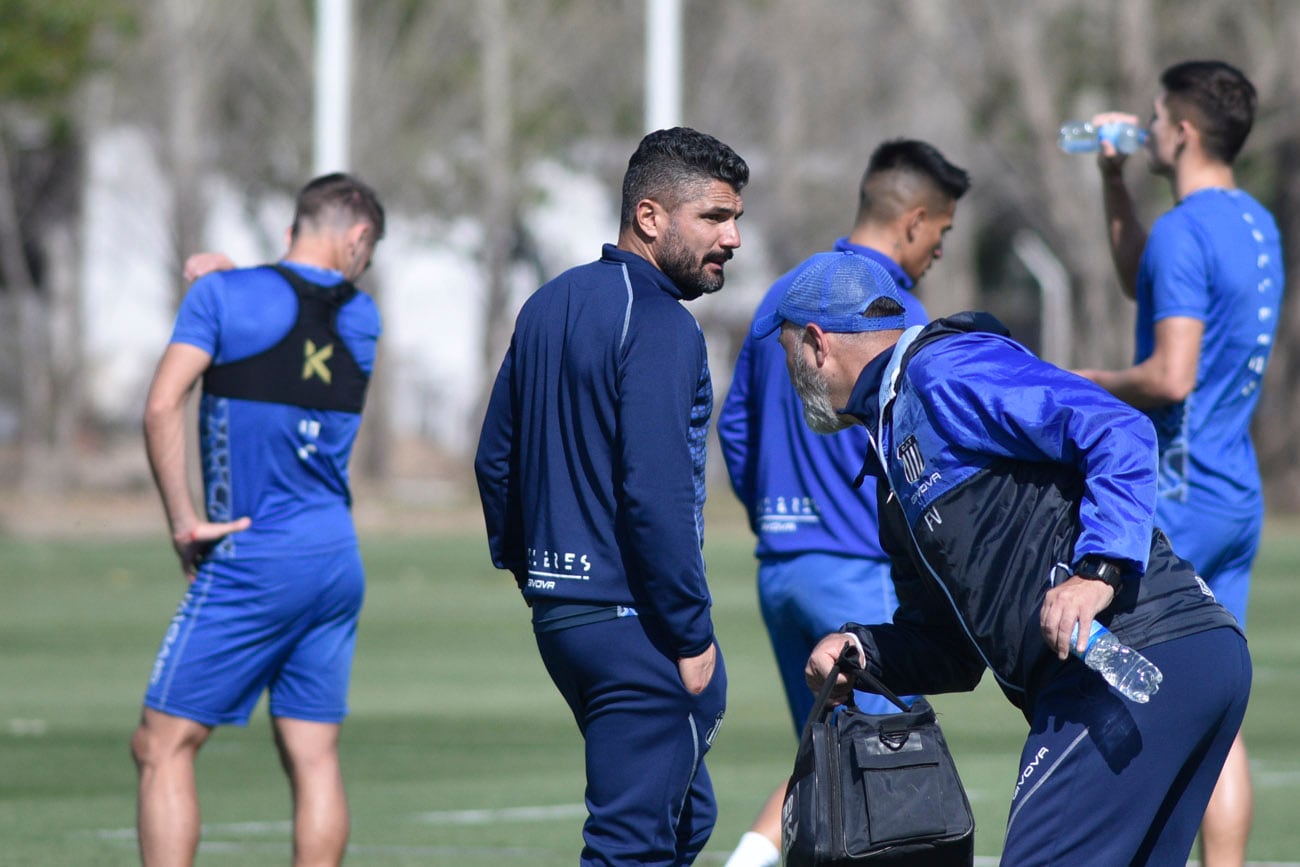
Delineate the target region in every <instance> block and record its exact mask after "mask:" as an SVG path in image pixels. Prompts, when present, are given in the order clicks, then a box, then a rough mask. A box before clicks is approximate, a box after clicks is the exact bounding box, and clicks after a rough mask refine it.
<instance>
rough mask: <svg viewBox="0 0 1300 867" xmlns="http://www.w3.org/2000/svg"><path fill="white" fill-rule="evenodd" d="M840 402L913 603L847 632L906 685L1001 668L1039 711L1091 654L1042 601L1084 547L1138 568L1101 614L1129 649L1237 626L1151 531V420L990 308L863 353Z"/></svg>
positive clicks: (934, 689) (949, 685)
mask: <svg viewBox="0 0 1300 867" xmlns="http://www.w3.org/2000/svg"><path fill="white" fill-rule="evenodd" d="M917 331H919V334H917ZM895 376H896V378H895ZM882 384H885V387H884V388H883V390H882ZM843 411H844V412H847V413H849V414H851V415H853V416H854V417H856V418H858V419H859V420H861V421H862V422H863V423H864V424H865V425H866V426H867V429H868V431H869V432H871V433H872V436H873V446H874V451H873V452H872V453H871V457H870V459H869V460H868V466H867V470H868V471H869V472H870V473H871V474H872V475H875V476H877V477H878V478H879V479H880V484H879V486H878V496H879V497H880V498H881V503H882V506H881V511H880V521H881V523H880V533H881V541H882V542H883V543H884V545H885V548H886V550H887V551H888V552H889V553H890V557H891V560H892V566H893V576H894V584H895V587H896V589H897V591H898V599H899V607H898V610H897V611H896V612H895V614H894V621H893V623H892V624H884V625H877V626H861V625H856V624H855V625H852V626H851V627H850V628H851V629H852V630H853V631H854V632H855V633H856V634H857V635H858V636H859V637H860V638H861V639H862V641H863V645H864V648H865V649H866V651H867V655H868V657H869V658H870V665H871V666H872V667H873V669H875V670H876V671H877V673H878V674H879V675H880V676H881V679H882V680H883V681H884V683H885V684H886V685H887V686H889V687H890V688H891V689H893V690H894V691H896V692H912V693H931V694H934V693H941V692H954V691H961V690H968V689H971V688H973V687H974V686H975V684H976V683H978V681H979V679H980V676H981V675H982V673H983V671H984V669H985V668H986V667H987V668H988V669H990V670H991V671H992V672H993V674H994V676H995V677H996V678H997V680H998V684H999V686H1001V688H1002V690H1003V692H1004V693H1005V694H1006V695H1007V697H1008V698H1009V699H1010V700H1011V701H1012V702H1013V703H1014V704H1016V706H1018V707H1020V708H1021V709H1022V710H1023V711H1024V712H1025V715H1026V716H1027V717H1032V714H1033V704H1034V699H1035V696H1036V695H1037V693H1038V692H1039V691H1040V690H1041V688H1042V687H1043V685H1044V684H1045V683H1046V682H1047V681H1048V680H1050V679H1051V677H1052V676H1053V675H1054V674H1055V673H1056V672H1057V671H1058V670H1059V669H1060V667H1061V666H1063V665H1079V664H1081V663H1079V662H1078V661H1077V660H1074V659H1073V658H1071V659H1070V660H1066V661H1064V662H1063V661H1061V660H1058V659H1057V658H1056V655H1055V653H1054V652H1052V651H1051V650H1050V649H1049V648H1048V646H1047V644H1046V643H1045V642H1044V640H1043V637H1042V632H1041V629H1040V626H1039V613H1040V609H1041V608H1042V603H1043V597H1044V595H1045V594H1046V593H1047V590H1048V589H1049V588H1050V587H1051V586H1052V584H1053V582H1055V581H1059V580H1063V579H1064V578H1066V577H1069V575H1070V564H1072V563H1074V562H1075V560H1077V558H1079V557H1081V556H1083V555H1085V554H1100V555H1103V556H1105V557H1107V558H1109V559H1112V560H1115V561H1118V562H1120V563H1122V564H1124V566H1125V572H1126V574H1125V582H1124V586H1123V587H1122V589H1121V590H1120V592H1119V594H1118V595H1117V597H1116V599H1115V601H1114V602H1112V603H1111V605H1110V607H1108V608H1107V609H1106V610H1105V611H1104V612H1102V613H1101V614H1100V615H1099V616H1098V620H1100V621H1101V622H1102V624H1103V625H1105V626H1107V627H1109V628H1110V630H1111V631H1112V632H1114V633H1115V634H1116V636H1118V637H1119V639H1120V640H1121V641H1123V642H1124V643H1126V644H1128V645H1129V646H1131V647H1134V648H1137V649H1141V648H1143V647H1147V646H1150V645H1152V644H1156V643H1159V642H1161V641H1167V640H1170V639H1173V638H1178V637H1181V636H1183V635H1189V634H1192V633H1195V632H1201V631H1204V630H1207V629H1212V628H1216V627H1221V626H1227V627H1231V628H1234V629H1238V631H1240V628H1239V627H1238V626H1237V621H1236V619H1235V618H1234V617H1233V616H1232V615H1231V614H1230V613H1228V611H1227V610H1226V609H1224V608H1223V606H1221V605H1219V603H1218V602H1216V601H1215V600H1214V598H1213V596H1212V595H1211V594H1210V591H1209V589H1208V588H1207V587H1206V586H1205V584H1204V582H1202V581H1201V580H1200V579H1199V578H1198V577H1197V576H1196V572H1195V569H1194V567H1193V566H1192V565H1191V564H1190V563H1188V562H1187V561H1186V560H1182V559H1180V558H1179V557H1178V556H1177V555H1176V554H1174V553H1173V551H1172V549H1171V548H1170V546H1169V542H1168V540H1167V539H1166V538H1165V536H1164V534H1163V533H1161V532H1160V531H1159V530H1153V524H1152V520H1153V517H1152V516H1153V514H1154V510H1155V500H1156V440H1155V432H1154V429H1153V428H1152V425H1151V422H1150V420H1149V419H1147V418H1146V416H1144V415H1142V414H1141V413H1140V412H1138V411H1137V410H1135V409H1133V408H1132V407H1130V406H1128V405H1127V404H1125V403H1122V402H1121V401H1119V400H1117V399H1116V398H1114V397H1112V396H1111V395H1110V394H1108V393H1107V392H1106V391H1104V390H1103V389H1101V388H1099V387H1098V386H1096V385H1094V384H1092V383H1090V382H1088V381H1087V380H1085V379H1083V378H1082V377H1079V376H1076V375H1074V374H1072V373H1069V372H1068V371H1064V370H1061V369H1060V368H1057V367H1055V366H1053V365H1051V364H1048V363H1046V362H1044V361H1041V360H1040V359H1038V358H1037V357H1035V356H1034V355H1033V354H1032V353H1030V352H1029V351H1028V350H1027V349H1025V348H1024V347H1022V346H1020V345H1019V344H1018V343H1016V342H1015V341H1013V340H1011V338H1010V337H1009V336H1008V335H1007V332H1006V330H1005V329H1004V328H1002V326H1001V324H1000V323H998V322H997V320H996V319H994V318H993V317H991V316H988V315H987V314H962V315H960V316H954V317H950V318H948V319H940V320H937V321H935V322H933V323H931V324H930V325H929V326H926V328H925V329H923V330H922V329H917V330H916V331H911V330H909V331H908V332H906V333H905V334H904V339H903V340H901V341H900V342H899V346H898V347H897V349H896V351H894V352H885V353H882V354H881V355H880V356H879V357H877V358H876V359H875V360H873V361H872V362H871V363H870V364H869V365H868V366H867V367H866V369H865V370H864V371H863V372H862V375H861V376H860V377H859V379H858V382H857V385H856V387H855V389H854V391H853V394H852V396H851V397H850V400H849V404H848V406H847V407H846V408H845V409H844V410H843Z"/></svg>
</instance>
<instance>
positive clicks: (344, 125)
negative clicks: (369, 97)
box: [312, 0, 352, 175]
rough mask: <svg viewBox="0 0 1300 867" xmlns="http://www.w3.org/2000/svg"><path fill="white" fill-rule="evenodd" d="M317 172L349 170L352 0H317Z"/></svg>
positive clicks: (314, 157) (314, 155) (314, 149)
mask: <svg viewBox="0 0 1300 867" xmlns="http://www.w3.org/2000/svg"><path fill="white" fill-rule="evenodd" d="M315 85H316V93H315V119H314V129H313V138H312V164H313V166H314V173H315V174H317V175H323V174H326V173H328V172H339V171H346V170H347V168H348V164H349V162H350V161H351V157H350V155H349V153H348V144H349V142H348V124H349V115H350V114H351V95H352V93H351V91H352V0H316V82H315Z"/></svg>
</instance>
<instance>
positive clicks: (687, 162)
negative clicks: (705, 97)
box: [619, 126, 749, 230]
mask: <svg viewBox="0 0 1300 867" xmlns="http://www.w3.org/2000/svg"><path fill="white" fill-rule="evenodd" d="M711 180H717V181H724V182H726V183H728V184H730V185H731V187H732V189H734V190H735V191H736V192H740V191H741V190H742V189H744V187H745V184H747V183H749V165H748V164H747V163H746V162H745V161H744V160H743V159H741V158H740V156H739V155H738V154H737V153H736V152H735V151H733V150H732V149H731V148H730V147H728V146H727V145H725V144H723V143H722V142H720V141H718V140H717V139H716V138H714V137H713V136H711V135H708V134H707V133H702V132H698V131H696V130H693V129H690V128H688V127H683V126H678V127H673V128H672V129H661V130H657V131H656V132H652V133H650V134H649V135H647V136H646V137H645V138H643V139H641V143H640V144H639V145H638V146H637V149H636V152H635V153H634V154H632V158H631V159H629V160H628V163H627V173H626V174H624V175H623V206H622V209H621V211H620V213H619V229H620V230H622V229H626V228H628V227H629V226H631V225H632V221H633V219H634V218H635V212H636V203H637V202H639V201H641V200H642V199H656V200H658V201H659V202H660V204H662V205H663V206H664V207H665V208H667V209H668V210H672V209H673V208H675V207H676V206H677V204H678V203H679V202H681V201H682V200H683V199H684V198H686V197H687V196H688V195H690V194H692V193H693V192H694V190H693V188H694V187H696V186H698V185H699V184H701V183H702V182H706V181H711Z"/></svg>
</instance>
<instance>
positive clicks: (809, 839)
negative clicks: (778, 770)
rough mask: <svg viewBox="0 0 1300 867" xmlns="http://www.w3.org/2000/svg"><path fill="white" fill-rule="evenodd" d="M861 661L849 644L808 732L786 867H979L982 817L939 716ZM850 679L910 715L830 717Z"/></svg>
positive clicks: (790, 806) (793, 790)
mask: <svg viewBox="0 0 1300 867" xmlns="http://www.w3.org/2000/svg"><path fill="white" fill-rule="evenodd" d="M856 657H857V650H856V648H855V647H854V646H853V643H852V642H845V646H844V649H843V650H842V651H841V652H840V655H839V657H838V658H837V659H836V661H835V664H834V666H833V667H832V669H831V671H830V672H829V673H828V675H827V678H826V680H825V681H824V682H823V683H822V687H821V689H820V691H819V692H818V696H817V701H816V704H815V705H814V706H813V709H812V712H811V713H809V715H808V719H807V721H806V722H805V724H804V728H803V732H802V735H801V737H800V742H799V751H798V753H797V754H796V756H795V767H794V773H793V774H792V775H791V778H790V783H789V787H788V790H787V794H786V801H785V804H784V806H783V810H782V851H783V854H784V856H785V859H786V864H787V865H795V867H841V865H843V867H847V865H850V864H852V865H859V864H867V863H870V864H907V865H909V867H910V865H925V867H952V865H961V867H969V865H970V864H971V863H972V862H973V859H974V830H975V827H974V819H973V816H972V815H971V812H970V802H969V801H968V800H967V798H966V793H965V791H964V790H963V788H962V786H961V780H960V778H959V777H958V776H957V772H956V767H955V766H954V765H953V762H952V757H951V755H949V754H948V749H947V745H946V744H945V743H944V740H943V735H942V732H941V731H940V730H939V727H938V724H937V723H936V722H935V718H934V711H933V709H932V708H931V707H930V705H929V703H928V702H927V701H925V700H924V699H917V700H916V701H915V702H913V704H912V705H911V706H909V705H907V704H906V703H905V702H903V700H902V699H900V698H899V697H898V696H897V695H895V694H894V693H893V692H892V691H890V690H889V689H888V688H887V687H885V686H884V684H882V683H881V682H880V681H879V679H878V678H876V677H875V676H873V675H871V674H870V673H869V672H866V671H865V670H864V669H862V668H861V667H860V666H859V663H858V661H857V658H856ZM841 672H843V673H844V674H846V675H848V676H849V677H850V678H851V679H852V680H853V681H854V683H862V684H863V685H865V686H868V687H869V688H870V689H871V690H872V691H874V692H878V693H880V694H881V695H884V696H886V697H887V698H888V699H889V700H890V701H892V702H893V703H894V704H895V705H897V706H898V707H899V708H901V709H902V713H898V714H885V715H875V716H873V715H870V714H864V713H863V712H862V711H860V710H858V709H857V708H856V707H854V706H852V705H851V704H850V705H849V706H848V707H847V708H846V709H845V711H844V712H843V713H842V714H840V715H837V716H836V718H835V719H829V717H830V716H831V711H832V710H833V709H834V706H833V705H832V704H831V703H830V695H831V693H832V692H833V691H834V689H835V684H836V682H837V681H838V679H839V674H840V673H841ZM873 744H874V746H873Z"/></svg>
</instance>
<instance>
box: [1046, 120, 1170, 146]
mask: <svg viewBox="0 0 1300 867" xmlns="http://www.w3.org/2000/svg"><path fill="white" fill-rule="evenodd" d="M1103 141H1108V142H1110V143H1111V144H1113V145H1114V146H1115V150H1117V151H1119V152H1120V153H1122V154H1132V153H1137V152H1138V151H1139V150H1141V149H1142V146H1143V145H1144V144H1146V141H1147V131H1146V130H1144V129H1143V128H1142V127H1140V126H1138V125H1136V124H1132V123H1104V124H1102V125H1101V127H1100V128H1098V127H1095V126H1093V125H1092V124H1091V123H1090V122H1088V121H1086V120H1071V121H1066V122H1065V123H1063V124H1061V135H1060V137H1059V138H1058V139H1057V140H1056V143H1057V144H1058V145H1060V148H1061V150H1063V151H1065V152H1066V153H1067V154H1090V153H1096V152H1097V151H1098V150H1100V149H1101V143H1102V142H1103Z"/></svg>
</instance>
